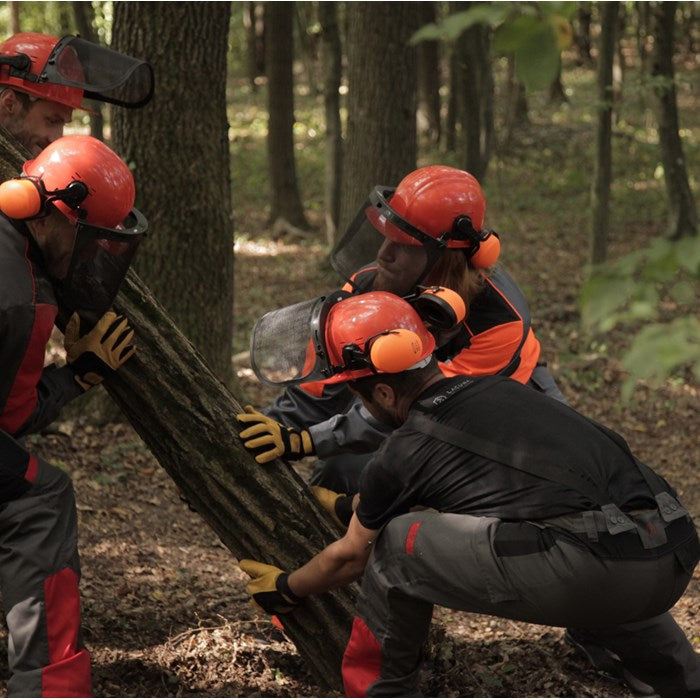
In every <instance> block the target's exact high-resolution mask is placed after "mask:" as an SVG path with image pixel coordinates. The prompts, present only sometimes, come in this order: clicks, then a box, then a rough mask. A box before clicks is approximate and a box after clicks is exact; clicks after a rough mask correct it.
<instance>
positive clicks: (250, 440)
mask: <svg viewBox="0 0 700 700" xmlns="http://www.w3.org/2000/svg"><path fill="white" fill-rule="evenodd" d="M245 410H246V413H239V414H238V415H237V416H236V420H237V421H238V422H239V423H242V424H243V425H250V427H248V428H245V429H244V430H241V433H240V437H241V439H242V440H243V446H244V447H246V448H247V449H248V450H250V451H251V452H252V453H253V454H254V455H255V461H256V462H257V463H258V464H265V462H271V461H272V460H273V459H276V458H277V457H281V458H282V459H291V460H294V459H302V458H303V457H309V456H311V455H314V454H316V450H315V448H314V443H313V440H312V439H311V435H310V434H309V431H308V430H294V429H293V428H287V427H286V426H284V425H282V424H281V423H278V422H277V421H276V420H273V419H272V418H268V416H266V415H264V414H263V413H260V411H256V410H255V409H254V408H253V407H252V406H250V405H249V406H246V407H245Z"/></svg>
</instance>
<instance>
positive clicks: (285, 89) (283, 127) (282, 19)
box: [265, 2, 309, 229]
mask: <svg viewBox="0 0 700 700" xmlns="http://www.w3.org/2000/svg"><path fill="white" fill-rule="evenodd" d="M293 61H294V3H291V2H266V3H265V67H266V70H267V95H268V97H267V102H268V113H269V128H268V133H267V153H268V167H269V170H270V223H274V222H275V221H276V220H277V219H278V218H282V219H284V220H285V221H288V222H289V223H290V224H292V225H293V226H297V227H298V228H304V229H308V228H309V223H308V221H307V220H306V216H305V215H304V207H303V205H302V203H301V197H300V195H299V186H298V183H297V172H296V160H295V155H294V73H293V70H292V68H293Z"/></svg>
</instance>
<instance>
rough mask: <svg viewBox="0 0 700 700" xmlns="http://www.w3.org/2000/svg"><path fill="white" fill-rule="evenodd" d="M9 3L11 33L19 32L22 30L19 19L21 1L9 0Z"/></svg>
mask: <svg viewBox="0 0 700 700" xmlns="http://www.w3.org/2000/svg"><path fill="white" fill-rule="evenodd" d="M7 4H8V5H9V6H10V35H13V34H19V33H20V32H21V31H22V30H21V29H20V26H21V25H20V21H19V2H17V0H9V1H8V3H7Z"/></svg>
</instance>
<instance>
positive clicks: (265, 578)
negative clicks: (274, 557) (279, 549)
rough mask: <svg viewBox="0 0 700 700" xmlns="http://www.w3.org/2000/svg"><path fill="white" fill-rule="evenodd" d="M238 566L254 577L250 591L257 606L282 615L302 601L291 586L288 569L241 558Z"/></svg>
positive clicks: (267, 611)
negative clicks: (288, 580) (284, 569)
mask: <svg viewBox="0 0 700 700" xmlns="http://www.w3.org/2000/svg"><path fill="white" fill-rule="evenodd" d="M238 566H240V567H241V569H242V570H243V571H244V572H245V573H246V574H248V576H250V578H251V579H252V580H251V581H250V582H249V583H248V593H250V595H251V597H252V599H253V601H252V602H253V605H254V606H255V607H256V608H259V609H260V610H263V611H264V612H266V613H270V615H280V614H284V613H288V612H291V611H292V610H293V609H294V608H295V607H296V606H297V605H298V604H299V603H300V602H301V598H299V597H298V596H296V595H294V593H292V590H291V588H290V587H289V583H288V582H287V579H288V578H289V574H288V573H287V572H286V571H282V569H278V568H277V567H276V566H271V565H270V564H263V563H262V562H260V561H254V560H253V559H241V561H239V562H238Z"/></svg>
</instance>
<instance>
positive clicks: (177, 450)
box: [0, 127, 357, 691]
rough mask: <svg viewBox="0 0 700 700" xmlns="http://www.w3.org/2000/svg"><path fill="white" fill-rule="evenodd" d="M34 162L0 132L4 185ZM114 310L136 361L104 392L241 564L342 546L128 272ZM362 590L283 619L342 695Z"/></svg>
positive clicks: (281, 561) (291, 560) (296, 561)
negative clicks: (250, 442) (245, 436)
mask: <svg viewBox="0 0 700 700" xmlns="http://www.w3.org/2000/svg"><path fill="white" fill-rule="evenodd" d="M28 157H29V154H28V153H27V152H26V151H24V150H23V149H22V148H21V146H19V144H17V142H16V141H15V140H14V139H13V137H12V136H10V135H9V133H8V132H7V131H6V130H5V129H4V128H2V127H0V177H1V178H2V180H5V179H8V178H10V177H15V176H16V175H17V174H19V173H20V172H21V166H22V163H24V161H25V160H27V158H28ZM115 308H116V309H117V310H118V311H119V312H120V313H123V314H125V315H126V316H127V317H128V318H129V319H130V321H131V323H132V325H133V326H134V328H135V329H136V343H137V353H136V355H134V357H133V358H131V359H130V360H129V362H128V363H127V364H125V365H124V367H122V368H121V369H120V370H119V372H118V373H117V374H116V375H115V376H114V377H112V378H111V379H109V380H108V381H106V382H105V386H106V388H107V391H108V392H109V394H110V395H111V396H112V398H113V399H114V400H115V401H116V402H117V404H118V405H119V406H120V407H121V409H122V410H123V412H124V414H125V415H126V416H127V418H128V419H129V421H130V422H131V424H132V425H133V426H134V428H135V429H136V431H137V432H138V433H139V435H140V436H141V437H142V438H143V440H144V442H145V443H146V445H147V446H148V447H149V449H150V450H151V452H152V453H153V455H154V456H155V457H156V459H157V460H158V461H159V463H160V465H161V466H162V467H163V469H165V471H166V472H167V473H168V474H169V475H170V476H171V477H172V478H173V480H174V481H175V483H176V484H177V485H178V486H179V487H180V489H181V490H182V491H183V492H184V494H185V495H186V496H187V498H188V500H189V501H190V502H191V503H192V504H193V506H194V507H195V508H196V509H197V511H198V512H199V514H200V515H201V516H202V518H203V519H204V521H205V522H206V523H207V524H208V525H209V526H211V527H212V529H213V530H214V531H215V532H216V534H217V535H218V536H219V537H220V538H221V541H222V542H223V543H224V544H225V545H226V547H228V548H229V549H230V550H231V553H232V554H233V555H234V556H235V557H237V558H239V559H242V558H253V559H258V560H261V561H264V562H269V563H273V564H276V565H277V566H280V567H281V568H283V569H287V570H289V569H292V568H295V567H297V566H299V565H300V564H303V563H304V562H305V561H306V560H307V559H309V558H310V557H311V556H313V555H314V554H315V553H316V552H318V551H319V550H320V549H321V548H322V547H324V546H325V545H326V544H328V543H330V542H332V541H333V540H334V539H336V537H337V534H338V532H337V529H336V528H335V526H334V525H333V524H332V523H331V521H330V519H329V518H328V516H327V515H326V514H325V512H323V511H322V510H321V509H320V507H319V506H318V504H317V503H316V501H315V499H314V498H313V497H312V496H311V494H310V492H309V490H308V488H307V487H306V486H305V485H304V483H303V482H302V481H301V479H300V478H299V476H298V475H297V474H296V472H295V471H294V470H293V469H292V468H291V467H290V466H289V465H288V464H286V463H284V462H281V461H279V460H278V461H275V462H273V463H270V464H268V465H265V466H264V467H263V466H260V465H259V464H257V462H255V460H254V459H253V458H252V456H251V455H250V454H249V453H248V451H247V450H246V449H245V448H244V447H243V446H242V444H241V442H240V440H239V438H238V429H237V427H236V421H235V419H234V416H235V414H236V413H238V412H240V410H241V407H240V404H239V403H238V401H237V399H236V398H235V397H234V396H233V395H232V394H231V393H230V392H229V391H228V389H227V388H226V387H225V386H224V385H223V384H222V383H221V382H220V381H219V380H218V379H217V378H216V377H215V376H214V374H213V373H212V372H211V370H210V369H209V368H208V367H207V365H206V364H205V362H204V360H203V358H202V356H201V355H200V354H199V353H198V352H197V350H196V349H195V348H194V347H193V346H192V345H191V343H190V342H189V341H188V340H187V339H186V338H185V337H184V336H183V335H182V333H180V331H179V330H178V329H177V327H176V326H175V324H174V323H173V321H172V320H171V319H170V318H169V317H168V315H167V313H166V312H165V310H164V309H163V308H162V307H161V306H160V304H159V303H158V302H157V301H156V300H155V298H154V297H153V295H152V294H151V292H150V291H149V290H148V288H147V287H146V286H145V285H144V284H143V282H142V281H141V280H140V279H139V278H138V276H137V275H136V274H135V273H134V272H133V271H130V272H129V274H128V275H127V278H126V280H125V281H124V284H123V285H122V290H121V292H120V293H119V295H118V297H117V302H116V304H115ZM356 593H357V591H356V587H355V586H348V587H346V588H343V589H340V590H338V591H335V592H332V593H327V594H325V595H322V596H314V597H313V598H309V599H308V600H307V601H305V602H304V603H303V604H302V605H300V606H299V607H298V608H297V610H296V611H295V612H294V613H292V614H290V615H284V616H282V620H283V623H284V627H285V632H286V634H287V636H288V637H289V638H290V639H291V640H292V641H293V642H294V644H295V645H296V647H297V649H298V650H299V653H300V655H301V656H302V657H303V658H304V659H305V661H306V662H307V665H308V667H309V670H310V672H311V674H312V675H313V677H314V679H315V680H316V682H317V683H318V684H319V685H321V686H323V687H324V688H329V689H332V690H336V691H340V690H341V689H342V679H341V676H340V665H341V659H342V654H343V651H344V648H345V645H346V643H347V640H348V637H349V634H350V626H351V621H352V615H353V609H354V597H355V595H356Z"/></svg>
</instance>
